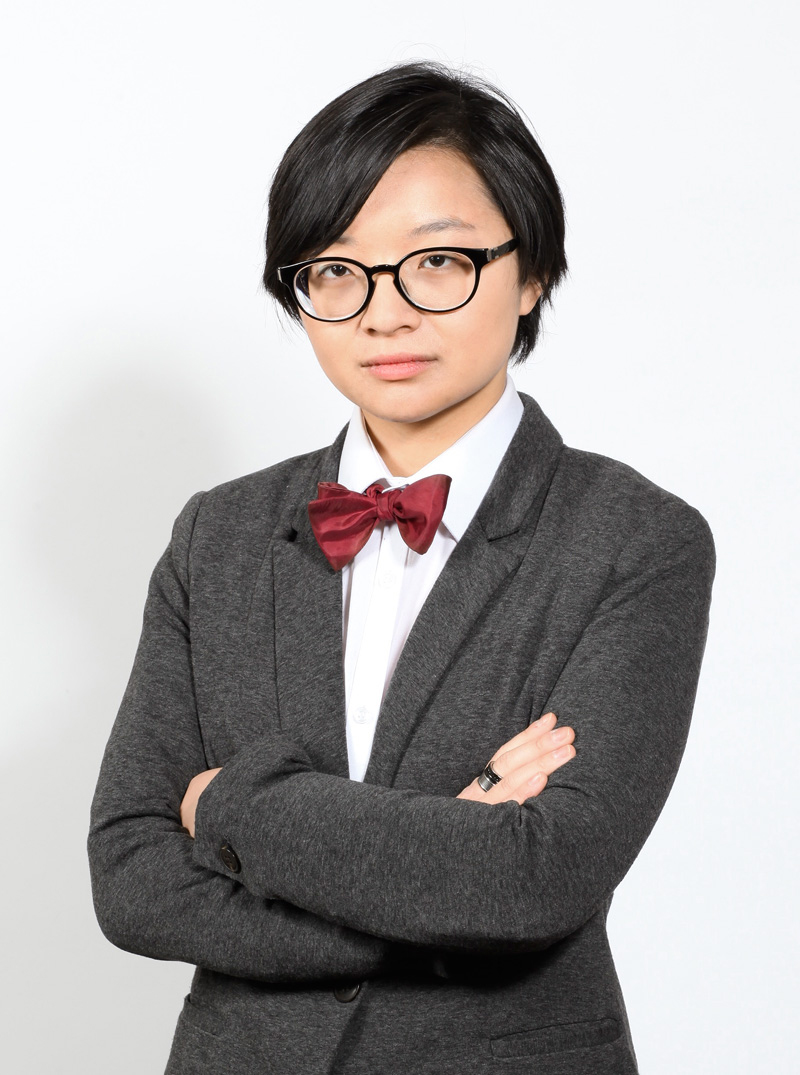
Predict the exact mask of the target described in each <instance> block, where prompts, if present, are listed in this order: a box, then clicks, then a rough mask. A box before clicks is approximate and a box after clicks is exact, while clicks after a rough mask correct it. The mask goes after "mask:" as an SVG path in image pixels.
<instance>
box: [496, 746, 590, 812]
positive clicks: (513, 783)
mask: <svg viewBox="0 0 800 1075" xmlns="http://www.w3.org/2000/svg"><path fill="white" fill-rule="evenodd" d="M575 755H576V750H575V747H574V746H573V745H572V744H571V743H567V744H566V745H564V746H560V747H557V748H556V749H555V750H552V751H550V752H549V753H547V754H545V755H543V756H542V757H539V758H537V759H535V760H534V761H531V762H528V763H527V764H525V765H520V766H517V767H516V768H515V769H514V770H513V771H512V772H511V773H510V774H509V775H508V776H504V777H502V778H501V780H500V782H499V783H498V784H495V785H494V786H493V787H491V788H490V789H489V790H488V791H486V792H483V801H484V802H488V803H492V804H495V803H504V802H510V801H511V800H512V799H513V800H515V801H516V802H518V803H523V802H524V801H525V800H526V799H529V798H531V797H532V796H536V795H539V794H540V793H541V792H542V791H544V788H545V786H546V784H547V778H548V777H549V776H551V775H552V774H553V773H554V772H555V771H556V769H560V768H561V766H562V765H566V763H567V762H568V761H571V760H572V758H574V757H575ZM493 768H494V766H493ZM495 772H497V770H496V769H495ZM499 775H500V774H499V773H498V776H499ZM475 783H476V788H477V789H478V791H481V792H482V791H483V789H482V788H481V787H480V784H478V783H477V780H476V782H475Z"/></svg>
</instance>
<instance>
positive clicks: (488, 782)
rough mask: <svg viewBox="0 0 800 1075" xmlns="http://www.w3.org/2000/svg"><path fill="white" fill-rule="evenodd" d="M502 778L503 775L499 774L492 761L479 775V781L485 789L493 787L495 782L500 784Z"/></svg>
mask: <svg viewBox="0 0 800 1075" xmlns="http://www.w3.org/2000/svg"><path fill="white" fill-rule="evenodd" d="M502 779H503V778H502V777H501V776H498V775H497V773H496V772H495V771H494V769H493V768H492V763H491V762H489V763H488V764H487V766H486V768H485V769H484V770H483V772H482V773H481V775H480V776H479V777H478V783H479V784H480V786H481V787H482V788H483V790H484V791H488V790H489V789H490V788H493V787H494V786H495V784H499V783H500V781H501V780H502Z"/></svg>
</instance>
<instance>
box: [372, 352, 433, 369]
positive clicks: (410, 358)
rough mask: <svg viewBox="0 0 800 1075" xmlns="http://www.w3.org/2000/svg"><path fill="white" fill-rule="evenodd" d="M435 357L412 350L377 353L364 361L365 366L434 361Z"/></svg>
mask: <svg viewBox="0 0 800 1075" xmlns="http://www.w3.org/2000/svg"><path fill="white" fill-rule="evenodd" d="M434 361H435V359H433V358H431V357H430V356H429V355H417V354H412V353H411V352H408V353H405V352H404V353H402V354H394V355H376V356H375V357H374V358H368V359H367V360H366V362H365V363H364V365H365V366H397V365H404V364H408V363H409V362H434Z"/></svg>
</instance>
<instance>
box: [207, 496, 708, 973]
mask: <svg viewBox="0 0 800 1075" xmlns="http://www.w3.org/2000/svg"><path fill="white" fill-rule="evenodd" d="M714 564H715V554H714V545H713V541H712V538H711V534H710V531H709V529H708V526H707V524H706V523H705V520H704V519H703V518H702V516H701V515H700V514H699V513H698V512H696V511H695V510H694V509H693V508H690V507H689V506H688V505H686V504H685V503H684V502H683V501H680V500H678V499H677V498H669V499H667V500H666V501H665V502H663V503H662V505H661V507H660V508H659V509H658V510H654V511H652V512H649V513H648V519H647V522H646V523H645V524H644V525H643V526H642V527H641V528H640V530H639V531H638V532H637V533H635V534H634V535H633V537H632V538H631V539H630V540H629V541H628V542H627V543H626V544H625V545H624V547H623V549H622V552H621V553H620V555H619V558H618V561H617V563H616V565H615V571H614V572H613V576H612V582H611V583H610V584H609V587H608V588H607V591H606V594H605V595H604V597H603V599H602V601H601V602H600V604H599V605H598V607H597V608H596V610H595V613H594V615H593V616H592V617H591V620H590V622H589V623H588V625H587V626H586V628H585V630H584V631H583V633H582V635H581V637H580V638H579V640H578V641H577V643H576V644H575V646H574V648H573V650H572V652H571V653H570V654H569V656H568V658H567V659H566V661H565V664H564V666H563V669H562V671H561V673H560V675H559V676H558V678H557V682H556V683H555V686H554V689H553V690H552V692H551V695H550V697H549V699H548V702H547V705H546V707H545V708H544V709H543V710H542V711H543V712H547V711H549V710H552V711H554V712H555V713H556V714H557V715H558V717H559V720H560V721H561V722H562V723H563V724H568V725H571V726H572V727H574V728H575V731H576V739H575V746H576V750H577V756H576V757H575V758H573V759H572V760H571V761H570V762H569V763H568V764H567V765H565V766H563V767H562V768H561V769H559V770H558V771H557V772H556V773H554V774H553V776H551V777H550V780H549V782H548V785H547V787H546V788H545V790H544V791H543V792H542V794H540V795H539V796H538V797H536V798H530V799H527V800H526V801H525V802H524V803H523V804H521V805H520V804H518V803H516V802H507V803H502V804H497V805H490V804H486V803H476V802H472V801H467V800H462V799H457V798H455V797H452V798H446V797H442V796H436V795H431V794H428V793H423V792H417V791H415V790H413V789H393V788H387V787H383V786H375V785H369V784H364V783H360V782H356V781H350V780H346V779H342V778H339V777H336V776H332V775H329V774H322V773H318V772H314V771H313V770H312V768H311V765H310V763H309V760H308V758H307V757H306V756H305V755H304V752H303V749H302V748H301V747H300V746H298V744H296V743H293V742H291V741H289V740H286V739H281V738H280V737H270V739H269V741H267V740H264V741H260V742H257V743H255V744H252V745H251V747H250V748H248V749H246V750H244V751H242V752H241V753H239V754H237V755H236V756H235V757H234V758H233V759H232V760H231V762H230V763H229V764H228V765H226V766H225V767H224V768H223V769H222V771H221V772H220V773H219V774H218V775H217V776H216V778H215V779H214V780H213V781H212V782H211V783H210V784H209V785H208V787H207V788H206V789H205V791H204V792H203V794H202V795H201V796H200V799H199V801H198V807H197V813H196V830H195V844H194V860H195V862H197V863H198V864H200V865H203V866H206V867H208V869H210V870H217V871H219V872H221V873H223V874H226V875H227V876H232V875H231V874H230V872H229V871H228V870H227V868H226V866H225V864H224V862H223V861H222V860H221V859H220V857H219V854H218V850H219V848H220V846H221V845H222V844H223V843H228V844H230V845H231V846H232V847H234V848H235V850H236V852H237V854H238V857H239V860H240V864H241V872H240V873H239V874H238V875H237V879H238V880H239V881H240V882H241V884H242V885H243V887H244V888H246V889H247V890H248V891H249V892H251V893H253V894H255V895H263V894H266V893H272V894H274V895H276V896H278V897H280V898H282V899H285V900H287V901H289V902H290V903H292V904H295V905H297V906H298V907H302V908H305V909H307V910H309V911H311V912H313V913H316V914H318V915H320V916H322V917H324V918H326V919H328V920H330V921H331V922H335V923H337V924H339V925H342V926H348V927H350V928H354V929H359V930H364V931H366V932H368V933H370V934H374V935H376V936H379V937H383V938H389V939H393V940H399V941H406V942H411V943H413V944H427V945H435V946H441V947H445V948H452V949H464V948H469V949H474V950H480V949H493V950H495V951H506V952H512V951H524V950H529V949H537V948H542V947H546V946H547V945H549V944H552V943H553V942H554V941H556V940H558V939H560V938H563V937H565V936H568V935H569V934H570V933H572V932H573V931H574V930H576V929H577V928H578V927H580V926H581V925H582V924H583V923H585V922H586V921H587V920H588V919H589V918H590V917H591V916H592V915H593V914H595V913H596V912H597V911H598V910H599V909H600V908H601V907H602V905H603V904H604V902H605V901H606V900H607V899H608V898H609V896H610V895H611V893H612V892H613V890H614V888H615V887H616V886H617V885H618V884H619V882H620V880H621V879H622V878H623V876H624V875H625V873H626V872H627V870H628V869H629V868H630V866H631V864H632V863H633V861H634V859H635V858H636V856H637V854H638V853H639V850H640V849H641V847H642V845H643V843H644V841H645V839H646V838H647V836H648V834H649V833H650V831H651V829H652V827H653V825H654V824H655V821H656V819H657V817H658V815H659V813H660V811H661V809H662V807H663V805H664V802H665V801H666V798H667V795H668V793H669V790H670V788H671V786H672V783H673V781H674V778H675V775H676V773H677V769H678V765H679V763H680V760H681V757H682V754H683V750H684V746H685V742H686V737H687V734H688V729H689V722H690V718H691V712H692V707H693V704H694V697H695V692H696V687H697V681H698V676H699V672H700V664H701V659H702V654H703V650H704V647H705V640H706V632H707V627H708V609H709V604H710V596H711V585H712V580H713V575H714ZM471 775H474V774H471ZM469 779H470V774H465V781H464V782H465V784H466V783H468V782H469Z"/></svg>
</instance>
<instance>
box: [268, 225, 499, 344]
mask: <svg viewBox="0 0 800 1075" xmlns="http://www.w3.org/2000/svg"><path fill="white" fill-rule="evenodd" d="M518 246H519V239H518V238H517V237H516V235H515V236H513V237H512V238H511V239H509V240H508V242H506V243H502V244H501V245H500V246H492V247H476V246H423V247H422V249H421V250H412V251H411V253H410V254H406V256H405V257H404V258H401V259H400V260H399V261H398V262H397V264H396V265H373V266H372V267H371V268H370V266H368V265H364V264H362V262H360V261H356V260H355V258H330V257H328V258H308V259H307V260H306V261H298V262H295V264H294V265H282V266H281V267H280V268H279V269H278V279H279V280H280V282H281V283H282V284H284V285H285V286H286V287H287V288H288V289H289V292H290V293H291V296H292V299H293V300H294V302H295V303H296V304H297V306H298V308H299V309H300V310H301V311H302V312H303V313H304V314H305V315H306V317H311V318H313V319H314V321H323V322H325V323H326V324H329V325H330V324H338V323H339V322H340V321H351V320H352V319H353V318H354V317H358V315H359V314H360V313H363V311H364V310H365V309H366V308H367V306H369V302H370V299H371V298H372V296H373V295H374V293H375V280H374V277H375V276H377V275H378V274H379V273H391V274H392V277H393V278H394V286H395V287H396V288H397V290H398V292H399V293H400V294H401V295H402V296H403V298H404V299H405V300H406V302H407V303H408V304H409V306H413V307H414V309H415V310H421V311H422V312H423V313H428V314H449V313H452V312H453V310H460V309H461V307H462V306H466V305H467V303H468V302H470V301H471V300H472V299H473V298H474V297H475V292H476V291H477V290H478V284H479V283H480V281H481V269H482V268H483V267H484V266H485V265H488V264H489V262H490V261H496V260H497V259H498V258H501V257H503V255H504V254H510V253H511V251H512V250H516V248H517V247H518ZM439 250H441V251H443V252H446V251H448V250H452V251H453V253H454V254H464V256H465V257H468V258H469V260H470V261H471V262H472V264H473V265H474V267H475V284H474V286H473V288H472V291H471V292H470V293H469V295H468V296H467V297H466V298H465V299H464V301H463V302H460V303H459V304H458V306H448V307H447V309H446V310H437V309H434V308H432V307H430V306H421V305H420V304H419V303H418V302H414V300H413V299H412V298H411V297H410V296H409V295H408V294H406V292H405V291H404V290H403V285H402V283H401V282H400V268H401V267H402V266H403V265H404V264H405V263H406V262H407V261H408V259H409V258H413V257H416V256H417V254H434V253H436V252H437V251H439ZM321 261H333V262H335V263H336V264H339V263H341V264H342V265H356V266H357V267H358V268H359V269H361V271H362V272H363V273H364V274H365V275H366V277H367V294H366V296H365V298H364V301H363V302H362V303H361V305H360V306H359V308H358V309H357V310H356V311H355V312H354V313H352V314H348V315H347V317H317V315H316V314H310V313H309V312H308V310H306V309H305V307H304V306H302V305H301V303H300V300H299V299H298V297H297V292H296V290H295V284H296V282H297V277H298V274H299V273H301V272H302V271H303V269H307V268H308V266H309V265H317V264H319V263H320V262H321Z"/></svg>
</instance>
